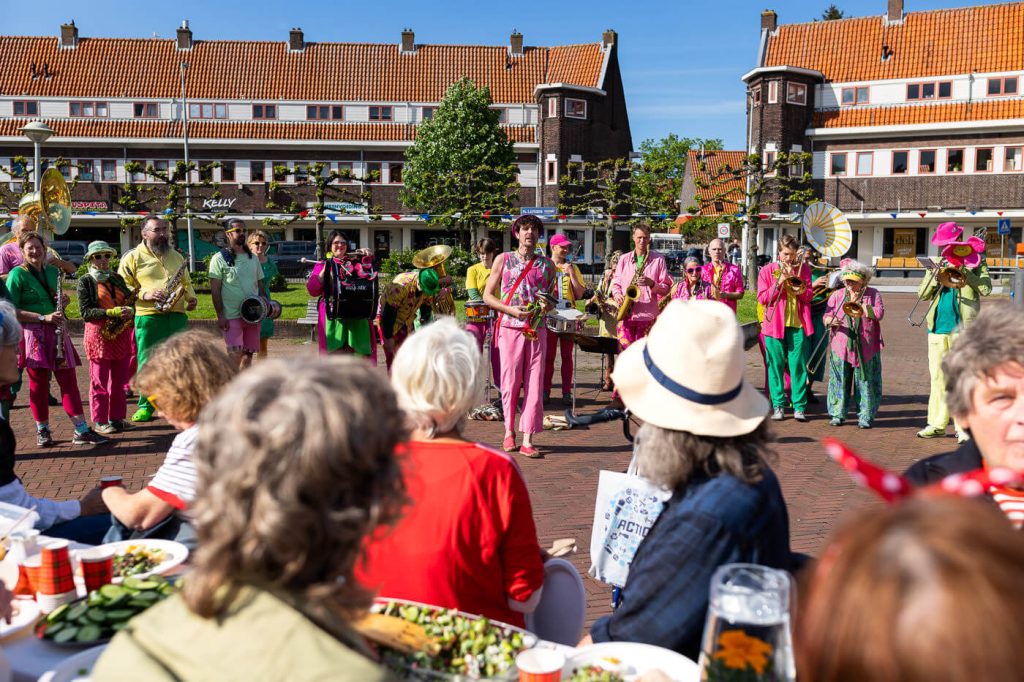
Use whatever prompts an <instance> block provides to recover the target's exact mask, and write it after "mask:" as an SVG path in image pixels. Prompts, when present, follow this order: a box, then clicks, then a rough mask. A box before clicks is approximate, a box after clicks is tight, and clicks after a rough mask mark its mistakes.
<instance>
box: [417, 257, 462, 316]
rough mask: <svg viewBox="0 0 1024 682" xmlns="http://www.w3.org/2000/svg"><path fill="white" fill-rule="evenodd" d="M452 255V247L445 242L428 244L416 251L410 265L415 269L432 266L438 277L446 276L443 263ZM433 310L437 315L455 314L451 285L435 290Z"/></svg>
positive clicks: (424, 268)
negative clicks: (433, 244)
mask: <svg viewBox="0 0 1024 682" xmlns="http://www.w3.org/2000/svg"><path fill="white" fill-rule="evenodd" d="M451 255H452V247H450V246H448V245H446V244H437V245H435V246H428V247H427V248H425V249H422V250H420V251H417V252H416V255H414V256H413V257H412V265H413V267H414V268H416V269H417V270H426V269H427V268H433V269H434V270H436V271H437V274H438V276H439V277H442V278H444V277H447V276H448V275H447V273H446V272H445V271H444V263H445V261H446V260H448V259H449V258H450V257H451ZM434 310H436V311H437V313H438V314H439V315H454V314H455V299H454V298H452V290H451V287H444V288H442V289H441V290H440V291H438V292H437V295H436V296H434Z"/></svg>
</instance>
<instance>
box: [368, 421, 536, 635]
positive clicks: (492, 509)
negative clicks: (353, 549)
mask: <svg viewBox="0 0 1024 682" xmlns="http://www.w3.org/2000/svg"><path fill="white" fill-rule="evenodd" d="M399 457H400V459H401V462H402V470H403V472H404V474H405V479H406V481H405V482H406V487H407V489H408V495H409V498H410V499H411V504H410V505H409V506H408V507H407V508H406V511H405V516H404V517H403V518H402V520H401V521H399V523H398V524H397V525H396V526H395V527H394V528H393V529H391V530H390V531H388V529H383V530H382V531H380V532H378V533H376V534H374V536H373V537H372V538H371V539H370V540H369V541H368V542H367V547H366V560H365V563H364V564H363V565H362V566H361V567H360V568H361V570H360V571H359V572H358V577H359V580H360V582H362V584H363V585H366V586H367V587H369V588H371V589H374V590H377V591H378V593H379V595H380V596H381V597H383V598H392V599H408V600H411V601H419V602H424V603H427V604H434V605H437V606H443V607H446V608H456V609H459V610H462V611H466V612H469V613H474V614H482V615H484V616H487V617H488V618H491V619H495V620H500V621H503V622H506V623H511V624H513V625H520V626H521V625H522V624H523V616H522V614H521V613H518V612H516V611H513V610H512V609H510V608H509V607H508V599H509V598H511V599H513V600H514V601H518V602H524V601H526V600H528V599H529V598H530V596H531V595H532V594H533V593H534V592H535V591H536V590H538V589H539V588H540V587H541V585H542V584H543V582H544V564H543V563H542V561H541V554H540V552H541V550H540V546H539V545H538V544H537V530H536V528H535V527H534V525H533V509H532V507H531V506H530V495H529V493H528V492H527V490H526V483H525V481H523V476H522V474H521V473H520V471H519V467H518V466H517V465H516V463H515V461H514V460H513V459H511V458H510V457H509V456H507V455H505V454H503V453H501V452H498V451H496V450H491V449H490V448H488V447H485V446H483V445H480V444H477V443H436V442H421V441H413V442H410V443H408V444H406V446H404V447H403V448H402V451H400V453H399Z"/></svg>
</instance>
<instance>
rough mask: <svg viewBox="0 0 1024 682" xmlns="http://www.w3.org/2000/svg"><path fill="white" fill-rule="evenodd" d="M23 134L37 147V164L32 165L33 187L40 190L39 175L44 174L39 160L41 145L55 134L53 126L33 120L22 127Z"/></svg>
mask: <svg viewBox="0 0 1024 682" xmlns="http://www.w3.org/2000/svg"><path fill="white" fill-rule="evenodd" d="M21 134H22V135H24V136H25V137H27V138H28V139H29V140H31V141H32V146H33V147H34V148H35V165H34V166H32V188H33V189H34V190H36V191H38V190H39V177H40V176H41V175H42V171H41V170H40V160H39V145H41V144H42V143H44V142H46V141H47V140H49V139H50V136H52V135H53V128H51V127H50V126H48V125H46V124H45V123H43V122H42V121H32V122H31V123H28V124H26V125H25V126H24V127H23V128H22V129H21Z"/></svg>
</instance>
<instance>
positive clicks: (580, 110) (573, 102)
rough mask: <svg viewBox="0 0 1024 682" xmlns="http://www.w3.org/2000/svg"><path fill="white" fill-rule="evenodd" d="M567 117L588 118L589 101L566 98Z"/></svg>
mask: <svg viewBox="0 0 1024 682" xmlns="http://www.w3.org/2000/svg"><path fill="white" fill-rule="evenodd" d="M565 115H566V117H567V118H586V117H587V100H585V99H571V98H569V97H566V98H565Z"/></svg>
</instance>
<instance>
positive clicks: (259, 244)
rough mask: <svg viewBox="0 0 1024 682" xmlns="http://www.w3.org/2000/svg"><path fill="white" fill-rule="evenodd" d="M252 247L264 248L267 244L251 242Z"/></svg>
mask: <svg viewBox="0 0 1024 682" xmlns="http://www.w3.org/2000/svg"><path fill="white" fill-rule="evenodd" d="M252 245H253V246H266V245H267V243H266V242H252Z"/></svg>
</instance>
